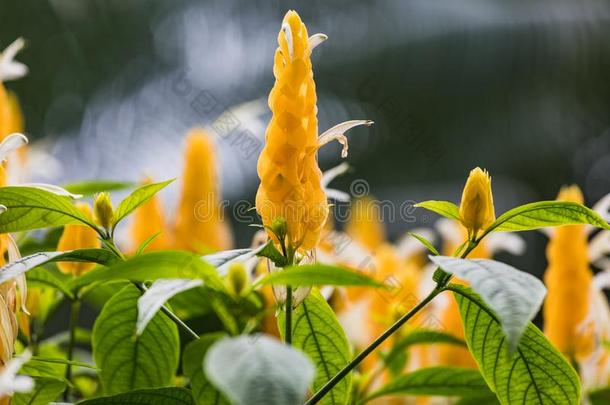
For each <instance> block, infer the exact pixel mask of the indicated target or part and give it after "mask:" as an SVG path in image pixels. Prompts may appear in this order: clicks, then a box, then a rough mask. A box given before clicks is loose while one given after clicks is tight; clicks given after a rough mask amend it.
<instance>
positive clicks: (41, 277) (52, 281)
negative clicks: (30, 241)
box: [27, 267, 74, 299]
mask: <svg viewBox="0 0 610 405" xmlns="http://www.w3.org/2000/svg"><path fill="white" fill-rule="evenodd" d="M27 280H28V283H34V284H36V283H38V284H43V285H46V286H49V287H52V288H55V289H56V290H57V291H60V292H61V293H62V294H63V295H65V296H66V297H68V298H70V299H72V298H74V294H72V291H70V289H69V288H68V285H67V284H66V283H65V282H64V281H63V280H60V279H59V277H57V276H56V275H54V274H53V273H52V272H50V271H49V270H47V269H43V268H41V267H38V268H35V269H32V270H30V271H28V273H27Z"/></svg>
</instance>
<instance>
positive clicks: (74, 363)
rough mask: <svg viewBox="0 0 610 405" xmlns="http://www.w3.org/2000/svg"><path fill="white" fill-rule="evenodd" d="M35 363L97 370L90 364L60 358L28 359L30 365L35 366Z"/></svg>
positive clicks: (39, 357)
mask: <svg viewBox="0 0 610 405" xmlns="http://www.w3.org/2000/svg"><path fill="white" fill-rule="evenodd" d="M37 362H39V363H53V364H64V365H65V364H70V365H72V366H76V367H85V368H91V369H94V370H96V369H97V367H95V366H92V365H91V364H87V363H83V362H82V361H73V360H67V359H62V358H53V357H44V356H32V358H31V359H30V363H32V364H36V363H37ZM30 365H31V364H30Z"/></svg>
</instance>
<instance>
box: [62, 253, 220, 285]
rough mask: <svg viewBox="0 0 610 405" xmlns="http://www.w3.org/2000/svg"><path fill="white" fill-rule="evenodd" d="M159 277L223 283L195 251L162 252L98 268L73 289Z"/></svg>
mask: <svg viewBox="0 0 610 405" xmlns="http://www.w3.org/2000/svg"><path fill="white" fill-rule="evenodd" d="M159 278H201V279H202V280H203V281H204V282H206V284H207V285H208V286H209V287H220V286H222V280H221V279H220V276H219V275H218V273H217V272H216V270H215V269H214V268H213V267H212V266H210V265H209V264H207V263H205V262H204V261H203V260H201V258H200V257H199V256H197V255H195V254H192V253H188V252H182V251H159V252H150V253H145V254H142V255H140V256H136V257H132V258H129V259H127V260H125V261H123V262H119V263H117V264H115V265H113V266H109V267H99V268H96V269H93V270H91V271H90V272H88V273H86V274H84V275H83V276H81V277H79V278H76V279H74V281H73V282H72V284H71V287H73V288H80V287H84V286H86V285H89V284H91V283H95V282H105V281H113V280H129V281H138V282H143V281H154V280H157V279H159Z"/></svg>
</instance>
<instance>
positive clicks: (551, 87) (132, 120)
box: [0, 0, 610, 274]
mask: <svg viewBox="0 0 610 405" xmlns="http://www.w3.org/2000/svg"><path fill="white" fill-rule="evenodd" d="M289 9H295V10H297V11H298V12H299V13H300V15H301V17H302V19H303V20H304V22H305V23H306V24H307V25H308V29H309V32H310V34H313V33H316V32H323V33H326V34H327V35H328V36H329V40H328V41H327V42H326V43H324V44H323V45H321V46H320V47H319V48H317V49H316V50H315V51H314V55H313V59H314V69H315V78H316V82H317V88H318V97H319V105H318V106H319V121H320V130H321V132H322V131H323V130H325V129H327V128H329V127H331V126H333V125H334V124H336V123H339V122H341V121H344V120H348V119H362V118H369V119H373V120H374V121H375V122H376V125H375V126H374V127H371V128H357V129H354V130H352V131H351V132H350V136H349V137H350V142H351V143H350V146H351V148H350V152H351V153H350V156H349V158H348V161H349V163H350V165H352V167H353V171H352V172H350V173H349V174H348V175H347V176H345V177H343V178H341V179H338V180H337V181H336V183H333V185H334V186H335V187H336V188H339V189H343V190H346V191H349V189H350V185H351V184H353V182H354V181H355V180H358V179H364V180H366V181H367V182H368V187H369V190H370V192H371V193H372V194H374V195H375V196H376V197H378V198H380V199H383V200H391V201H393V202H396V203H400V202H403V201H408V200H412V201H419V200H424V199H441V198H442V199H451V200H453V201H455V202H459V197H460V193H461V188H462V186H463V183H464V181H465V179H466V176H467V174H468V172H469V170H470V169H472V168H473V167H475V166H481V167H484V168H487V169H488V170H489V171H490V172H491V174H492V176H493V179H494V193H495V200H496V205H497V212H502V211H504V210H505V209H507V208H510V207H512V206H514V205H516V204H518V203H524V202H528V201H533V200H538V199H552V198H555V196H556V194H557V192H558V190H559V188H560V186H561V185H563V184H568V183H577V184H579V185H580V186H581V187H582V188H583V190H584V192H585V195H586V198H587V203H588V204H592V203H594V202H596V201H597V200H598V199H599V198H601V197H602V196H603V195H605V194H606V193H608V192H609V191H610V175H609V174H610V39H609V38H610V24H609V23H610V3H609V2H607V1H605V0H599V1H598V0H580V1H575V0H535V1H527V2H522V1H500V0H487V1H480V0H479V1H476V0H475V1H469V0H435V1H430V0H407V1H404V0H386V1H376V2H367V1H347V0H345V1H333V2H331V1H312V0H308V1H301V2H280V1H268V2H254V1H245V0H241V1H239V0H223V1H215V2H210V1H195V0H192V1H189V0H182V1H176V0H165V1H162V0H130V1H124V0H87V1H83V0H50V1H41V0H18V1H10V0H0V47H1V48H4V47H5V46H6V45H8V44H9V43H10V42H12V41H13V40H14V39H15V38H16V37H18V36H23V37H24V38H26V40H27V41H28V47H27V49H26V50H25V51H24V52H23V53H22V54H21V55H20V57H18V59H19V60H21V61H23V62H24V63H26V64H27V65H28V66H29V67H30V74H29V75H28V76H27V77H26V78H24V79H21V80H19V81H15V82H10V83H8V84H7V86H8V87H10V88H11V89H13V90H14V91H15V92H17V94H18V95H19V97H20V99H21V102H22V107H23V110H24V113H25V117H26V126H27V133H28V134H29V135H30V136H31V137H32V138H33V139H35V142H34V143H35V144H36V143H38V145H40V147H44V148H47V150H48V151H50V153H51V155H52V156H53V157H54V158H55V159H56V160H57V162H55V163H58V164H59V165H57V164H55V166H57V167H58V170H49V171H48V172H47V173H44V174H46V177H49V178H48V179H44V180H45V181H53V182H57V183H67V182H70V181H76V180H86V179H91V178H96V177H97V178H103V179H114V180H139V179H141V178H142V176H143V175H144V174H148V175H151V176H152V177H154V178H156V179H159V180H160V179H165V178H170V177H175V176H179V174H180V171H181V169H182V163H181V153H182V147H183V143H182V140H183V138H184V136H185V134H186V131H187V130H188V129H189V128H190V127H192V126H195V125H202V126H206V127H207V128H208V129H209V130H210V132H211V133H212V134H213V135H214V136H215V137H216V138H217V144H218V147H219V149H220V160H221V164H222V188H223V192H224V196H225V197H226V198H228V199H230V201H231V203H232V204H236V202H237V201H238V200H240V199H246V200H249V201H253V198H254V193H255V191H256V187H257V184H258V181H257V178H256V172H255V167H256V159H257V156H258V152H259V151H260V147H262V139H263V135H264V128H265V125H266V122H267V120H268V118H269V114H268V109H267V107H266V104H265V103H266V97H267V95H268V93H269V90H270V89H271V86H272V85H273V76H272V71H271V67H272V60H273V58H272V56H273V52H274V49H275V48H276V46H277V43H276V37H277V32H278V30H279V28H280V23H281V20H282V17H283V15H284V13H285V12H286V11H287V10H289ZM47 159H49V165H51V158H49V157H47ZM320 160H321V165H322V166H323V168H324V169H327V168H330V167H332V166H334V165H335V164H336V163H338V161H339V146H338V145H334V146H330V147H327V148H325V149H324V150H323V152H322V154H321V158H320ZM59 167H61V169H59ZM42 177H45V176H42ZM172 187H173V188H171V189H170V190H168V192H166V193H165V195H164V198H165V199H166V204H167V206H168V209H169V211H170V212H171V207H172V205H173V204H175V196H176V194H177V191H178V190H179V186H178V185H177V184H176V185H174V186H172ZM428 223H429V221H428V217H421V216H420V215H419V214H418V215H417V216H416V217H415V218H414V220H413V221H411V223H404V222H401V221H394V222H393V223H388V227H389V230H390V235H391V236H392V237H397V236H398V235H400V234H401V233H402V232H404V231H405V230H406V229H407V228H410V227H413V226H421V225H426V224H428ZM234 227H235V229H236V230H237V231H238V233H239V237H238V238H237V240H238V244H239V245H241V246H244V245H247V244H248V241H249V237H250V235H251V234H252V233H253V230H252V228H248V227H247V226H246V224H236V223H235V224H234ZM526 238H527V240H528V242H530V244H529V246H528V253H527V254H526V255H525V256H524V257H522V258H519V259H515V258H512V259H510V260H511V261H512V262H514V263H517V264H519V265H520V266H521V268H523V269H524V270H528V271H530V272H532V273H535V274H541V273H542V271H543V270H544V266H545V263H544V256H543V255H542V251H543V249H544V244H545V237H544V236H542V235H541V234H536V233H529V234H527V236H526Z"/></svg>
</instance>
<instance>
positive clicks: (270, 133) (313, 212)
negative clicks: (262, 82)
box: [256, 11, 372, 252]
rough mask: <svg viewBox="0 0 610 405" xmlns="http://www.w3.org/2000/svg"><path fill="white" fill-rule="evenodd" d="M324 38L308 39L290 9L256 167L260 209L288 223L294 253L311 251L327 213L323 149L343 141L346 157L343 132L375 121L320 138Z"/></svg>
mask: <svg viewBox="0 0 610 405" xmlns="http://www.w3.org/2000/svg"><path fill="white" fill-rule="evenodd" d="M325 39H326V36H325V35H323V34H316V35H313V36H312V37H309V36H308V33H307V28H306V27H305V24H303V22H302V21H301V18H300V17H299V15H298V14H297V13H296V12H295V11H289V12H288V13H286V15H285V17H284V20H283V23H282V28H281V30H280V32H279V35H278V44H279V47H278V48H277V50H276V52H275V58H274V63H273V74H274V76H275V84H274V86H273V89H272V90H271V93H270V94H269V108H270V109H271V112H272V118H271V121H270V122H269V125H268V126H267V130H266V133H265V141H266V142H265V146H264V148H263V150H262V152H261V155H260V157H259V160H258V166H257V171H258V175H259V178H260V180H261V183H260V186H259V189H258V192H257V194H256V209H257V211H258V213H259V215H260V216H261V218H262V220H263V224H264V225H265V226H266V227H268V228H269V227H271V226H272V224H273V223H274V221H276V220H277V219H282V220H284V221H285V222H286V225H287V232H286V235H285V243H286V245H288V247H289V248H290V249H292V250H293V251H301V252H309V251H311V250H312V249H313V248H314V247H315V246H316V244H317V243H318V240H319V238H320V234H321V232H322V228H323V226H324V223H325V222H326V218H327V217H328V211H329V209H328V202H327V196H326V193H325V190H324V187H323V185H322V172H321V171H320V168H319V166H318V157H317V152H318V149H319V148H320V146H322V145H324V144H326V143H328V142H330V141H332V140H338V141H339V142H340V143H341V144H342V145H343V147H344V148H343V153H342V156H343V157H345V156H346V154H347V139H346V137H345V135H344V134H343V133H344V132H345V131H347V130H348V129H350V128H352V127H354V126H356V125H362V124H368V125H370V124H371V123H372V122H370V121H360V120H357V121H348V122H346V123H343V124H339V125H337V126H335V127H334V128H331V129H330V130H329V131H327V132H326V133H324V134H322V135H320V136H318V119H317V106H316V97H317V96H316V87H315V82H314V78H313V69H312V64H311V51H312V49H313V48H314V47H315V46H317V45H318V44H319V43H320V42H322V41H323V40H325ZM271 233H272V232H271ZM270 237H272V238H275V235H273V234H272V235H270ZM277 242H279V241H277Z"/></svg>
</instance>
